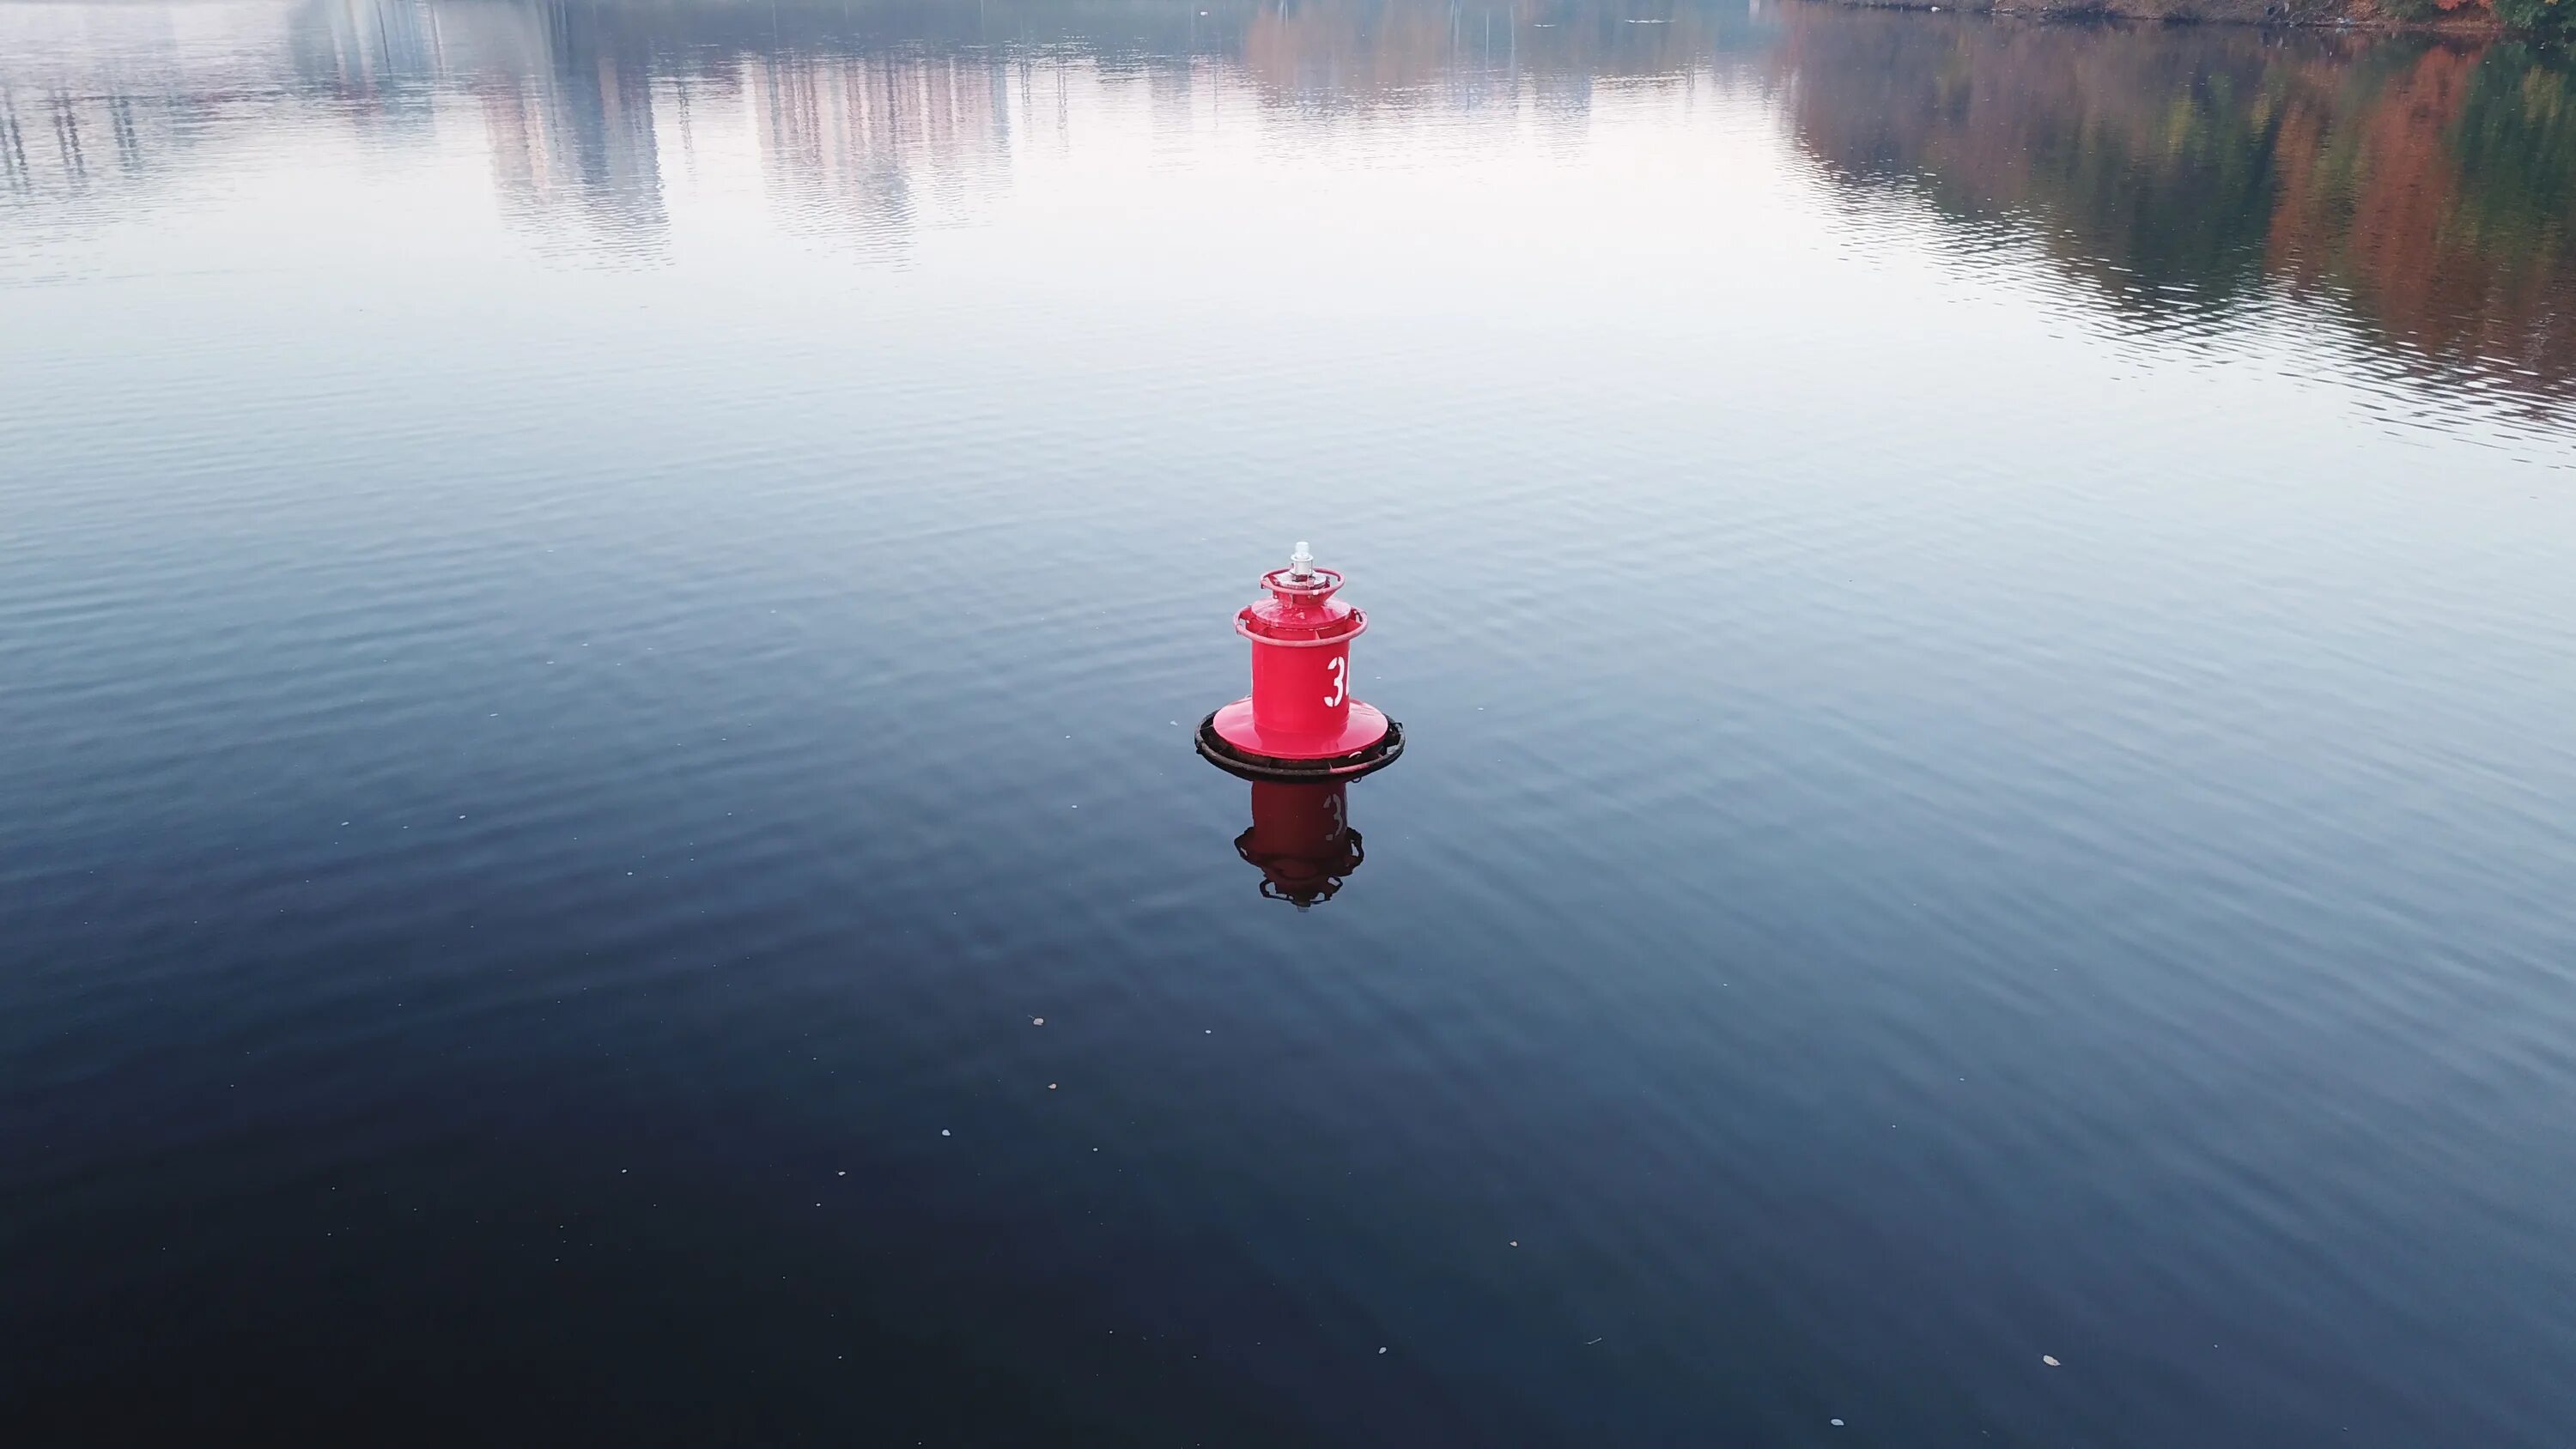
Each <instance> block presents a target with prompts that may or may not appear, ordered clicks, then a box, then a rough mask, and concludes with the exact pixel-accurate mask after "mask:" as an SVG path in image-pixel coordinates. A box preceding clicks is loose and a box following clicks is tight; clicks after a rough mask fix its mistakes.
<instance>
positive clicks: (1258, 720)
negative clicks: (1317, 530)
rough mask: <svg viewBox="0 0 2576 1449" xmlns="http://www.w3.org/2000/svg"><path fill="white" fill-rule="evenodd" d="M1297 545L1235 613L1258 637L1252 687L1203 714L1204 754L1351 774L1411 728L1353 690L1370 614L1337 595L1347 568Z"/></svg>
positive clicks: (1235, 767) (1278, 776) (1247, 632)
mask: <svg viewBox="0 0 2576 1449" xmlns="http://www.w3.org/2000/svg"><path fill="white" fill-rule="evenodd" d="M1314 563H1315V560H1314V558H1313V557H1312V556H1310V555H1309V554H1308V553H1307V552H1306V545H1304V544H1302V543H1301V544H1299V545H1297V552H1296V554H1295V555H1294V556H1292V557H1291V558H1290V559H1289V561H1288V567H1286V568H1284V569H1273V570H1271V571H1270V572H1269V573H1266V574H1263V575H1262V576H1261V587H1262V588H1263V589H1264V590H1265V591H1267V592H1268V594H1269V595H1270V597H1268V598H1266V599H1264V600H1262V601H1261V602H1259V603H1257V604H1252V605H1249V606H1247V607H1246V608H1245V609H1244V610H1243V611H1242V612H1241V613H1239V614H1237V615H1235V619H1234V629H1235V632H1236V633H1238V634H1241V635H1242V636H1243V637H1245V638H1246V639H1249V640H1251V641H1252V693H1251V694H1250V695H1248V696H1246V697H1245V698H1242V699H1238V700H1236V701H1235V702H1234V703H1232V704H1229V705H1227V706H1226V707H1225V708H1223V709H1220V710H1218V711H1216V712H1215V713H1213V714H1211V715H1209V716H1208V717H1207V718H1206V719H1204V720H1201V721H1200V722H1199V735H1198V746H1199V753H1200V754H1203V755H1205V756H1207V757H1208V758H1209V759H1210V760H1213V761H1215V762H1216V763H1217V764H1219V765H1222V766H1224V767H1225V768H1227V769H1229V770H1232V771H1234V772H1235V773H1236V774H1239V775H1249V776H1251V777H1253V778H1255V779H1266V780H1313V779H1349V778H1351V777H1353V776H1357V775H1365V774H1367V773H1368V772H1369V771H1371V770H1374V769H1377V768H1379V767H1380V766H1383V765H1386V764H1389V763H1391V762H1393V761H1394V759H1395V757H1396V756H1397V755H1399V754H1401V753H1403V751H1404V727H1403V726H1401V725H1399V724H1397V723H1395V722H1394V721H1393V720H1390V719H1388V718H1387V717H1386V716H1385V715H1383V714H1381V713H1379V712H1378V711H1377V710H1375V709H1373V708H1371V707H1370V706H1368V705H1365V704H1362V703H1360V702H1359V701H1358V700H1356V699H1354V698H1352V697H1351V641H1352V640H1353V639H1356V638H1358V637H1359V636H1360V634H1361V632H1362V631H1363V630H1365V629H1367V628H1368V615H1366V614H1364V613H1362V612H1361V611H1359V610H1358V609H1355V608H1352V607H1351V606H1350V605H1349V604H1346V603H1344V602H1342V601H1341V600H1339V599H1337V598H1335V597H1333V596H1334V595H1335V594H1337V593H1339V592H1340V591H1341V587H1342V576H1341V575H1340V574H1338V573H1335V572H1334V571H1332V570H1331V569H1319V568H1316V567H1315V566H1314Z"/></svg>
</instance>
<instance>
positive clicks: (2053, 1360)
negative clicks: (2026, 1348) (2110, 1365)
mask: <svg viewBox="0 0 2576 1449" xmlns="http://www.w3.org/2000/svg"><path fill="white" fill-rule="evenodd" d="M2210 1347H2211V1348H2216V1347H2218V1345H2217V1344H2214V1343H2213V1344H2211V1345H2210ZM2039 1361H2040V1362H2041V1363H2044V1364H2046V1365H2048V1366H2049V1367H2050V1368H2058V1367H2060V1366H2061V1365H2059V1363H2058V1362H2057V1356H2056V1355H2054V1354H2046V1353H2043V1354H2041V1355H2040V1356H2039Z"/></svg>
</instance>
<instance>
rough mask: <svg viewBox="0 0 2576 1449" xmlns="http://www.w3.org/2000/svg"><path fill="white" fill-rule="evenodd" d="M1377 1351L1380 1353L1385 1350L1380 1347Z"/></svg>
mask: <svg viewBox="0 0 2576 1449" xmlns="http://www.w3.org/2000/svg"><path fill="white" fill-rule="evenodd" d="M1378 1352H1380V1353H1384V1352H1386V1350H1385V1349H1384V1348H1380V1349H1379V1350H1378Z"/></svg>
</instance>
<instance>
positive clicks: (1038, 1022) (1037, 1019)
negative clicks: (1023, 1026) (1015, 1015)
mask: <svg viewBox="0 0 2576 1449" xmlns="http://www.w3.org/2000/svg"><path fill="white" fill-rule="evenodd" d="M1029 1025H1031V1026H1044V1025H1046V1018H1045V1017H1043V1016H1032V1017H1030V1018H1029Z"/></svg>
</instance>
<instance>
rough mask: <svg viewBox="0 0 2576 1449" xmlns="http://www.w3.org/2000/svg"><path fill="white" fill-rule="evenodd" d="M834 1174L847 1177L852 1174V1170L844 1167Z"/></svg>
mask: <svg viewBox="0 0 2576 1449" xmlns="http://www.w3.org/2000/svg"><path fill="white" fill-rule="evenodd" d="M832 1175H833V1176H834V1177H847V1176H849V1175H850V1170H849V1169H848V1168H846V1167H844V1168H842V1169H841V1170H840V1171H838V1172H836V1173H833V1174H832Z"/></svg>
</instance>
